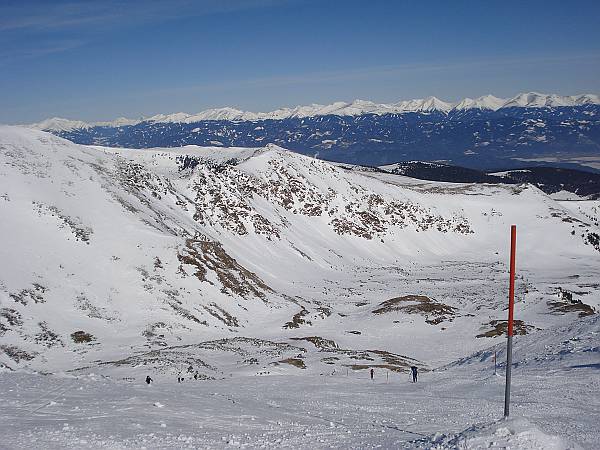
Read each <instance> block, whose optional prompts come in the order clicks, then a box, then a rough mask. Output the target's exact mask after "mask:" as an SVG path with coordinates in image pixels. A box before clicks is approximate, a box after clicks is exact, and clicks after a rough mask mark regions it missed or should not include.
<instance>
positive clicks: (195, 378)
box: [194, 370, 198, 380]
mask: <svg viewBox="0 0 600 450" xmlns="http://www.w3.org/2000/svg"><path fill="white" fill-rule="evenodd" d="M197 379H198V371H197V370H196V373H195V374H194V380H197Z"/></svg>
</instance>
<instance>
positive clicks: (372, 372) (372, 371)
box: [371, 369, 375, 380]
mask: <svg viewBox="0 0 600 450" xmlns="http://www.w3.org/2000/svg"><path fill="white" fill-rule="evenodd" d="M374 373H375V371H374V370H373V369H371V380H372V379H373V374H374Z"/></svg>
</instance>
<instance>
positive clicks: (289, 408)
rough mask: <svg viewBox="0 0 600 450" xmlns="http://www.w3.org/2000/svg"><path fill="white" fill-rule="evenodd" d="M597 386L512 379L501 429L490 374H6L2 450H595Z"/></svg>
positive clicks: (557, 374)
mask: <svg viewBox="0 0 600 450" xmlns="http://www.w3.org/2000/svg"><path fill="white" fill-rule="evenodd" d="M299 370H300V369H299ZM597 374H598V367H597V366H595V365H593V364H590V365H584V366H582V367H571V368H563V369H561V370H556V371H532V370H529V369H523V370H520V368H519V367H517V368H516V369H515V370H514V385H513V386H514V387H513V402H512V416H513V418H512V420H511V421H508V422H505V421H502V420H501V421H498V419H500V418H501V417H502V408H503V393H504V380H503V377H502V376H495V375H494V374H493V367H491V368H490V369H489V370H480V369H479V370H474V371H472V370H470V369H468V368H467V367H461V366H458V367H453V368H449V369H447V370H444V371H438V372H431V373H424V374H422V375H421V379H420V380H419V383H417V384H413V383H411V382H409V379H408V375H407V374H403V373H390V374H389V379H388V378H387V375H386V374H385V373H384V372H382V371H378V372H376V373H375V380H374V381H371V380H369V379H368V373H367V371H360V372H352V371H350V373H349V375H346V373H337V374H333V375H331V374H328V375H327V376H319V375H307V376H300V375H298V376H293V375H288V376H256V377H239V378H231V379H225V380H216V381H188V380H186V381H184V382H183V383H181V384H178V383H177V382H174V380H170V379H166V378H165V379H158V380H157V381H156V383H154V384H153V385H151V386H146V385H145V383H143V381H142V380H140V379H137V380H133V381H129V382H128V381H125V380H120V381H113V380H109V379H106V378H104V377H101V376H97V375H88V376H84V377H79V378H72V377H60V376H55V375H52V376H42V375H35V374H25V373H4V374H0V397H1V398H2V399H3V406H2V408H1V409H0V435H1V436H2V438H1V440H0V448H9V449H12V448H49V449H50V448H82V447H91V448H144V447H147V448H220V447H248V448H264V447H284V448H324V447H327V448H330V447H333V448H350V447H351V448H377V447H383V448H391V447H396V448H398V447H400V448H404V447H408V448H414V447H423V448H432V447H433V448H448V447H450V448H453V447H456V446H457V445H459V444H460V445H461V448H479V447H481V446H487V445H493V446H496V448H504V447H502V446H503V445H508V446H512V447H513V448H514V447H517V448H577V447H576V445H580V446H582V447H584V448H593V447H594V446H595V445H597V443H598V442H600V377H598V376H597ZM521 418H524V419H521ZM473 424H483V425H481V426H475V427H472V426H473ZM463 430H466V431H464V432H463ZM461 432H462V433H461ZM442 433H444V434H442ZM454 433H461V434H454ZM553 435H559V436H560V437H553ZM563 438H564V439H565V440H563ZM461 443H462V444H461ZM572 445H573V446H574V447H571V446H572Z"/></svg>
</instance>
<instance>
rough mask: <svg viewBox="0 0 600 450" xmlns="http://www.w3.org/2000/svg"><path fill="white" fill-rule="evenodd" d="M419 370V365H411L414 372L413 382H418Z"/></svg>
mask: <svg viewBox="0 0 600 450" xmlns="http://www.w3.org/2000/svg"><path fill="white" fill-rule="evenodd" d="M418 370H419V369H417V366H411V367H410V371H411V372H412V380H413V383H416V382H417V376H418Z"/></svg>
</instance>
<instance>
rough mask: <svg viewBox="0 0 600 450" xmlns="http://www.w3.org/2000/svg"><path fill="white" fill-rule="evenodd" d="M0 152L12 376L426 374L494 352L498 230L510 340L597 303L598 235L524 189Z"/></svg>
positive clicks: (209, 151) (20, 133)
mask: <svg viewBox="0 0 600 450" xmlns="http://www.w3.org/2000/svg"><path fill="white" fill-rule="evenodd" d="M0 148H1V151H2V152H1V158H2V161H1V163H2V166H1V167H2V169H1V170H2V177H1V179H0V180H1V185H0V197H1V201H0V209H1V213H2V217H3V220H2V222H1V224H0V236H1V238H2V240H3V242H2V245H1V247H0V248H1V253H0V261H1V264H2V270H1V271H0V274H1V275H0V276H1V278H0V304H1V308H2V309H1V315H0V345H1V346H2V349H3V353H2V354H1V355H0V358H1V359H0V363H2V364H4V365H5V366H8V367H10V368H13V369H14V368H18V367H30V368H35V369H38V370H44V371H55V370H73V369H79V368H85V367H89V366H90V364H93V365H97V364H98V362H102V364H104V362H109V361H112V362H113V363H111V365H108V366H107V365H104V366H102V367H104V368H105V369H106V370H108V371H109V372H110V370H109V369H110V367H114V370H118V371H119V372H122V371H124V372H127V371H129V372H131V371H133V372H136V371H138V370H139V369H135V367H139V364H140V363H142V364H144V365H150V366H154V367H160V368H161V370H163V371H166V372H169V373H175V372H176V371H178V370H180V368H181V367H182V366H185V367H187V366H188V365H189V366H193V367H195V368H197V369H200V370H201V371H202V372H203V374H204V375H205V376H207V377H218V376H220V375H219V374H220V373H221V372H223V371H224V370H225V371H233V372H236V371H239V370H241V368H240V366H239V356H236V355H245V356H244V357H243V359H244V360H245V361H246V363H244V364H243V371H250V372H253V371H256V370H263V368H267V369H266V370H284V371H288V370H292V371H295V370H298V369H297V367H301V366H305V367H307V369H308V370H310V371H317V372H318V371H322V370H324V368H327V367H331V368H334V367H337V368H339V369H343V368H346V367H351V368H352V369H354V370H361V369H366V368H368V367H369V366H370V365H373V364H376V365H379V366H382V367H390V368H392V369H394V370H400V371H401V370H405V368H406V365H407V364H408V365H410V362H411V361H415V360H418V361H420V364H423V365H424V366H428V367H435V366H437V365H439V364H442V363H447V362H450V361H452V360H454V359H456V358H458V357H461V356H464V355H465V354H466V353H468V352H470V351H474V350H477V349H479V348H485V347H486V346H489V345H490V343H491V342H493V341H494V339H497V338H495V337H494V336H497V335H498V333H497V332H495V331H494V330H501V325H502V323H501V321H502V320H504V318H505V317H504V316H505V315H506V314H505V312H504V304H505V298H506V293H505V290H506V261H507V254H506V247H507V245H506V238H507V230H508V227H509V225H510V224H512V223H516V224H517V225H518V226H519V252H520V256H519V281H518V295H519V319H520V320H522V321H523V323H522V325H521V326H520V327H521V328H520V329H521V330H522V331H523V332H533V331H534V330H536V329H538V328H546V327H548V326H551V325H556V324H561V323H566V322H569V321H571V320H575V319H576V317H577V315H578V314H581V313H582V312H587V313H593V312H595V310H596V309H597V307H598V306H599V303H600V301H599V298H598V286H597V267H598V262H599V261H600V248H599V247H598V241H597V236H598V232H599V229H598V226H597V221H596V223H594V221H593V220H591V219H590V216H589V211H590V210H585V209H583V210H582V209H578V210H575V209H567V208H565V207H563V206H562V205H561V204H559V203H557V202H555V201H554V200H552V199H551V198H549V197H548V196H546V195H544V194H543V193H542V192H541V191H539V190H538V189H536V188H534V187H531V186H528V185H512V186H511V185H472V184H463V185H460V184H448V183H435V182H424V181H419V180H414V179H411V178H406V177H400V176H397V175H392V174H387V173H380V172H373V171H361V170H352V171H348V170H345V169H343V168H340V167H337V166H334V165H331V164H329V163H326V162H323V161H319V160H315V159H312V158H308V157H305V156H301V155H297V154H294V153H291V152H288V151H285V150H283V149H281V148H278V147H275V146H268V147H265V148H258V149H246V148H231V149H220V148H200V147H191V146H188V147H183V148H180V149H149V150H122V149H113V148H102V147H86V146H80V145H76V144H73V143H71V142H69V141H66V140H63V139H61V138H58V137H55V136H52V135H50V134H47V133H43V132H39V131H32V130H27V129H23V128H16V127H2V128H1V129H0ZM564 291H568V292H571V293H572V295H571V297H570V299H571V300H573V301H575V302H582V303H581V304H586V305H588V306H586V307H581V308H583V309H581V308H580V307H579V306H577V305H579V303H578V304H577V305H575V306H571V305H570V303H569V301H570V300H569V301H568V300H567V297H565V296H564V294H563V292H564ZM586 308H587V309H586ZM479 335H482V336H490V337H479V338H478V337H477V336H479ZM223 339H224V340H223ZM261 349H262V350H261ZM211 355H213V356H211ZM284 360H285V361H287V362H286V363H284V364H282V363H279V361H284ZM236 361H238V362H237V363H236ZM275 363H277V364H279V365H274V364H275ZM99 367H100V366H99ZM275 368H277V369H275ZM82 370H84V369H82ZM93 370H98V368H96V369H93ZM103 370H104V369H103ZM143 370H145V369H143ZM133 372H131V373H133Z"/></svg>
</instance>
